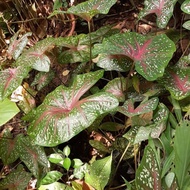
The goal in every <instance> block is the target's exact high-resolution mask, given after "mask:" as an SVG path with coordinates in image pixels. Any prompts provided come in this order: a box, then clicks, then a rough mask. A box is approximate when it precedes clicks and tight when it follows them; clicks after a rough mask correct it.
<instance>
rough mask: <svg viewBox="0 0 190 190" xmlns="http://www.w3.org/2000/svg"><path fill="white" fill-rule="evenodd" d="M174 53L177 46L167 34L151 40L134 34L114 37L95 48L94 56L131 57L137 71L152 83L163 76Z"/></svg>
mask: <svg viewBox="0 0 190 190" xmlns="http://www.w3.org/2000/svg"><path fill="white" fill-rule="evenodd" d="M174 51H175V44H174V43H173V42H172V41H171V40H170V39H169V38H168V37H167V36H166V35H165V34H161V35H157V36H155V37H152V38H150V37H146V36H143V35H140V34H137V33H134V32H129V33H120V34H115V35H112V36H110V37H108V38H105V39H104V40H103V42H102V44H96V45H95V46H94V54H102V53H106V54H111V55H124V56H127V57H129V58H130V59H132V60H133V61H134V63H135V69H136V71H137V72H138V73H139V74H141V75H142V76H143V77H144V78H146V79H147V80H150V81H153V80H156V79H157V78H158V77H161V76H162V75H163V73H164V69H165V67H166V66H167V64H168V62H169V61H170V59H171V58H172V55H173V53H174Z"/></svg>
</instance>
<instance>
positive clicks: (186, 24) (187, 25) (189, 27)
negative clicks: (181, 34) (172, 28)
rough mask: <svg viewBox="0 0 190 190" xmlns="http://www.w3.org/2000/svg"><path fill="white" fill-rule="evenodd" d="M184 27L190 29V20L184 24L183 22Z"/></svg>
mask: <svg viewBox="0 0 190 190" xmlns="http://www.w3.org/2000/svg"><path fill="white" fill-rule="evenodd" d="M183 27H184V28H185V29H187V30H190V20H188V21H186V22H185V23H184V24H183Z"/></svg>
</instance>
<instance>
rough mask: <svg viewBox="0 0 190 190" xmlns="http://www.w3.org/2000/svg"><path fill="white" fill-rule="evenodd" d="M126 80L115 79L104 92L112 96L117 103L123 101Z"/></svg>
mask: <svg viewBox="0 0 190 190" xmlns="http://www.w3.org/2000/svg"><path fill="white" fill-rule="evenodd" d="M126 86H127V85H126V79H125V78H124V77H120V78H115V79H113V80H111V81H110V82H109V83H108V84H107V85H106V86H105V87H104V90H105V91H106V92H109V93H111V94H113V95H114V96H115V97H116V98H117V99H118V101H119V102H124V101H125V94H124V92H125V90H126Z"/></svg>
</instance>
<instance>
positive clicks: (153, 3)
mask: <svg viewBox="0 0 190 190" xmlns="http://www.w3.org/2000/svg"><path fill="white" fill-rule="evenodd" d="M176 2H177V0H145V1H144V6H145V7H144V9H143V10H142V11H141V12H140V14H139V19H142V18H143V17H144V16H146V15H149V14H153V13H154V14H156V16H157V21H156V23H157V26H158V27H159V28H165V27H166V25H167V24H168V22H169V20H170V18H171V16H172V15H173V10H174V5H175V4H176Z"/></svg>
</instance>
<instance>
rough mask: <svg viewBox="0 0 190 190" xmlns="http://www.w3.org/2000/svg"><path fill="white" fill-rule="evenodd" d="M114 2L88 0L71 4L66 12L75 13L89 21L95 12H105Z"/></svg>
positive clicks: (113, 0) (110, 0) (114, 0)
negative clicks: (74, 4)
mask: <svg viewBox="0 0 190 190" xmlns="http://www.w3.org/2000/svg"><path fill="white" fill-rule="evenodd" d="M116 2H117V1H116V0H88V1H86V2H83V3H80V4H78V5H76V6H71V7H70V8H69V9H68V10H67V13H70V14H74V15H77V16H79V17H81V18H83V19H84V20H86V21H88V22H89V21H90V20H91V19H92V18H93V17H94V16H95V15H97V14H107V13H108V12H109V10H110V8H111V7H112V6H113V5H114V4H115V3H116Z"/></svg>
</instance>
